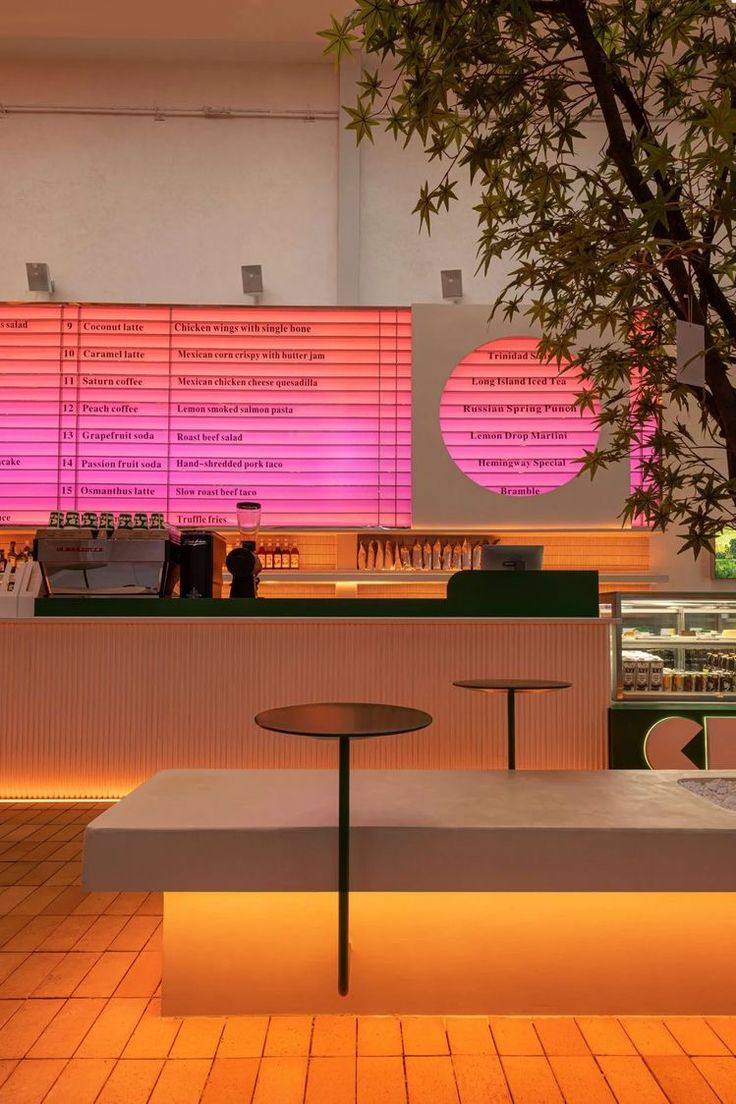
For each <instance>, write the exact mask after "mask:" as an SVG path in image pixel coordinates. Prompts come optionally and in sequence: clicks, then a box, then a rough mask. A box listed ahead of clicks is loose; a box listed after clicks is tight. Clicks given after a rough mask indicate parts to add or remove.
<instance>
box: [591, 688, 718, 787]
mask: <svg viewBox="0 0 736 1104" xmlns="http://www.w3.org/2000/svg"><path fill="white" fill-rule="evenodd" d="M608 751H609V765H610V766H611V767H612V768H613V769H614V770H646V769H647V768H649V769H652V770H706V769H707V770H736V701H733V702H714V701H712V702H680V701H677V702H668V701H666V700H664V701H658V702H616V703H615V704H614V705H612V706H611V708H610V710H609V714H608Z"/></svg>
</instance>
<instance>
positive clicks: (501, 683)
mask: <svg viewBox="0 0 736 1104" xmlns="http://www.w3.org/2000/svg"><path fill="white" fill-rule="evenodd" d="M452 685H453V686H462V687H463V688H464V689H465V690H482V691H485V693H487V694H504V693H505V694H506V710H507V717H508V725H507V730H506V731H507V739H508V749H509V752H508V767H509V770H516V695H517V694H522V693H523V694H545V693H547V691H548V690H567V689H568V687H570V686H572V683H571V682H551V681H550V680H549V679H462V680H460V681H459V682H453V684H452Z"/></svg>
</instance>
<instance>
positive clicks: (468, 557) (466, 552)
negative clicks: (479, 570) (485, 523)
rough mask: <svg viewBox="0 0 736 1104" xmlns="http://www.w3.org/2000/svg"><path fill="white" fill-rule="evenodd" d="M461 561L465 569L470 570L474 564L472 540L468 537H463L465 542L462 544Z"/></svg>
mask: <svg viewBox="0 0 736 1104" xmlns="http://www.w3.org/2000/svg"><path fill="white" fill-rule="evenodd" d="M460 563H461V564H462V569H463V571H470V569H471V568H472V566H473V556H472V553H471V551H470V541H469V540H468V538H467V537H463V543H462V544H461V545H460Z"/></svg>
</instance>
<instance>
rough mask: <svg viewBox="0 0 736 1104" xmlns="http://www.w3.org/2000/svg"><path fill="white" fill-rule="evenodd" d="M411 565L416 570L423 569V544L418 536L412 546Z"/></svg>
mask: <svg viewBox="0 0 736 1104" xmlns="http://www.w3.org/2000/svg"><path fill="white" fill-rule="evenodd" d="M411 566H412V569H413V570H414V571H421V570H422V546H421V544H420V543H419V538H418V537H415V538H414V543H413V545H412V546H411Z"/></svg>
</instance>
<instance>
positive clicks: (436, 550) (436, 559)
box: [432, 537, 442, 571]
mask: <svg viewBox="0 0 736 1104" xmlns="http://www.w3.org/2000/svg"><path fill="white" fill-rule="evenodd" d="M432 570H433V571H441V570H442V542H441V541H440V538H439V537H435V539H434V544H433V545H432Z"/></svg>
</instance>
